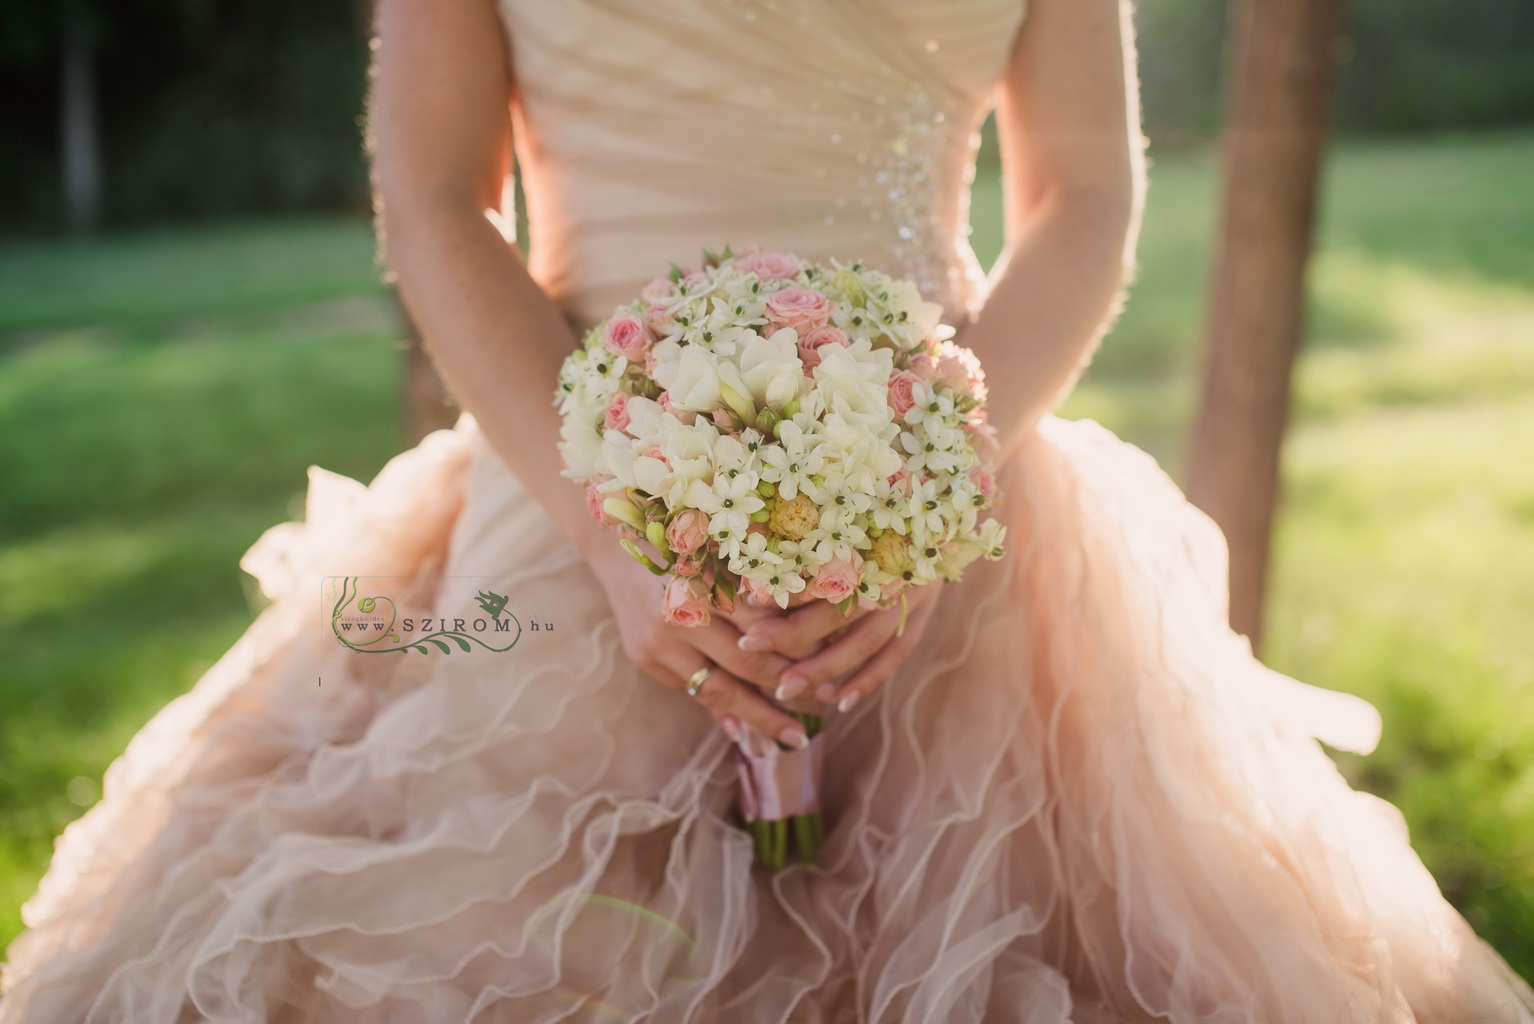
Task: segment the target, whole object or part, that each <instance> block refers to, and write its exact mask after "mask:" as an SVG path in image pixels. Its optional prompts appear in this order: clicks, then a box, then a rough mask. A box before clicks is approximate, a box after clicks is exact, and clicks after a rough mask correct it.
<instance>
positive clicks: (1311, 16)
mask: <svg viewBox="0 0 1534 1024" xmlns="http://www.w3.org/2000/svg"><path fill="white" fill-rule="evenodd" d="M1342 10H1343V0H1238V5H1237V7H1236V16H1235V17H1234V18H1233V19H1232V21H1231V39H1230V45H1229V57H1228V60H1229V67H1230V83H1229V86H1228V89H1229V96H1230V100H1229V103H1230V107H1229V113H1228V115H1227V120H1226V124H1225V170H1224V205H1223V210H1222V213H1221V220H1220V228H1219V239H1218V242H1217V251H1216V254H1215V261H1214V273H1213V280H1212V282H1211V286H1210V294H1209V305H1208V321H1207V324H1206V329H1205V354H1204V371H1203V373H1204V376H1203V394H1202V400H1201V403H1200V406H1199V410H1198V415H1197V419H1196V420H1195V422H1194V427H1193V440H1192V448H1191V451H1190V454H1189V459H1188V472H1187V483H1188V497H1189V498H1190V499H1192V500H1193V502H1194V503H1195V504H1197V505H1198V506H1199V507H1200V508H1202V509H1203V510H1204V511H1205V512H1208V513H1209V515H1210V516H1212V517H1213V518H1214V521H1215V522H1217V523H1219V524H1220V527H1221V528H1222V529H1223V530H1224V531H1225V537H1226V540H1227V541H1228V543H1229V545H1230V619H1231V625H1232V626H1233V627H1234V628H1235V630H1236V631H1237V632H1238V633H1244V634H1246V636H1247V637H1249V638H1250V639H1251V641H1252V646H1253V647H1254V648H1255V647H1257V645H1258V644H1259V642H1260V640H1261V630H1262V599H1263V591H1264V587H1265V582H1266V575H1267V563H1268V542H1269V535H1270V533H1271V530H1272V524H1273V507H1274V503H1275V500H1276V497H1277V491H1278V456H1279V448H1280V446H1281V444H1282V441H1283V435H1284V429H1285V425H1286V423H1287V420H1288V414H1289V382H1290V371H1291V368H1292V366H1293V362H1294V355H1295V351H1296V349H1297V348H1298V347H1299V343H1300V339H1301V336H1302V335H1303V333H1304V309H1305V265H1306V262H1307V260H1308V259H1309V256H1310V241H1311V228H1312V225H1313V223H1314V221H1315V205H1316V204H1315V196H1316V183H1317V178H1318V177H1319V173H1320V167H1321V156H1322V152H1323V150H1324V148H1325V143H1326V134H1327V122H1328V119H1329V118H1328V114H1329V111H1330V99H1331V87H1332V78H1333V68H1334V66H1335V64H1336V59H1335V56H1334V55H1335V54H1336V52H1337V44H1338V32H1339V29H1340V27H1341V16H1342Z"/></svg>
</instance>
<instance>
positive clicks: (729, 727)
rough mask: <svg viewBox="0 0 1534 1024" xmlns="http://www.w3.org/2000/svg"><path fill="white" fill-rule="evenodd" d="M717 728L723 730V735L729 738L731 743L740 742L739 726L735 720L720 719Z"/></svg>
mask: <svg viewBox="0 0 1534 1024" xmlns="http://www.w3.org/2000/svg"><path fill="white" fill-rule="evenodd" d="M719 728H721V729H723V730H724V734H725V735H726V736H728V737H729V738H730V742H731V743H739V742H740V724H739V723H738V722H736V721H735V719H733V718H721V719H720V720H719Z"/></svg>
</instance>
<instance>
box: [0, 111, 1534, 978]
mask: <svg viewBox="0 0 1534 1024" xmlns="http://www.w3.org/2000/svg"><path fill="white" fill-rule="evenodd" d="M1530 166H1534V136H1531V135H1521V136H1520V135H1510V136H1503V137H1490V138H1484V139H1448V140H1440V141H1436V142H1416V143H1389V144H1376V145H1369V146H1358V145H1349V146H1346V147H1343V148H1342V149H1340V150H1339V152H1338V154H1337V158H1336V159H1335V161H1334V162H1333V164H1332V166H1331V168H1330V170H1329V172H1328V178H1327V188H1326V194H1325V220H1324V223H1323V225H1322V229H1321V232H1320V248H1319V254H1318V258H1317V260H1316V262H1315V264H1314V267H1313V274H1312V288H1311V317H1312V324H1313V331H1312V335H1313V337H1312V340H1311V343H1310V345H1309V347H1308V349H1307V351H1306V353H1305V356H1304V358H1303V360H1302V362H1301V365H1300V368H1299V375H1298V381H1297V394H1296V422H1295V427H1294V431H1293V434H1292V439H1291V443H1290V445H1289V448H1288V450H1287V453H1286V460H1285V485H1286V491H1285V495H1286V496H1285V501H1284V505H1283V508H1282V515H1281V520H1280V527H1279V534H1278V538H1277V547H1276V556H1275V558H1276V561H1275V567H1274V584H1273V593H1272V601H1271V605H1270V615H1269V631H1268V639H1267V647H1266V652H1265V655H1266V658H1267V660H1268V661H1269V662H1270V663H1272V664H1274V665H1275V666H1276V667H1278V668H1280V669H1282V670H1284V671H1287V672H1290V673H1292V674H1294V675H1296V676H1297V677H1299V678H1302V679H1306V680H1309V681H1313V682H1316V683H1319V684H1321V685H1325V686H1330V687H1335V688H1338V689H1345V690H1350V691H1353V692H1356V693H1360V694H1362V695H1364V696H1366V697H1368V698H1369V699H1370V700H1373V701H1375V702H1376V703H1377V704H1378V705H1379V706H1380V707H1381V710H1382V711H1383V713H1384V716H1385V738H1384V740H1383V742H1382V744H1381V748H1380V750H1379V752H1378V753H1377V754H1375V755H1374V756H1372V757H1369V758H1362V759H1360V758H1346V759H1344V761H1343V764H1344V768H1345V770H1346V771H1347V772H1348V773H1349V774H1350V777H1352V778H1354V779H1355V780H1356V781H1357V783H1358V784H1359V785H1362V786H1365V787H1367V788H1369V789H1371V790H1372V791H1374V792H1377V793H1379V794H1381V795H1382V796H1385V797H1387V798H1388V799H1390V800H1392V801H1394V802H1396V803H1397V804H1398V805H1399V806H1400V807H1401V808H1402V809H1403V811H1404V812H1405V814H1406V817H1407V820H1408V822H1409V823H1410V825H1411V828H1412V830H1413V838H1414V842H1415V843H1416V845H1417V847H1418V849H1419V850H1420V851H1421V852H1422V853H1423V855H1424V858H1425V859H1426V861H1427V863H1428V865H1429V867H1430V868H1432V870H1433V871H1434V873H1435V875H1436V876H1437V878H1438V879H1439V881H1440V883H1441V884H1442V885H1443V886H1444V887H1445V890H1446V891H1447V893H1448V894H1449V896H1450V898H1451V899H1453V900H1454V901H1455V902H1456V904H1457V905H1459V906H1460V907H1461V908H1462V909H1464V910H1465V912H1466V913H1467V914H1468V915H1469V916H1470V918H1471V920H1472V921H1473V922H1474V923H1475V924H1476V926H1477V927H1478V928H1480V929H1481V930H1482V931H1483V933H1484V934H1485V935H1486V936H1487V937H1488V938H1489V939H1491V940H1492V941H1493V942H1494V944H1496V945H1497V946H1498V947H1499V948H1500V949H1502V950H1503V951H1504V952H1505V953H1506V954H1507V955H1508V956H1509V957H1510V959H1512V961H1513V962H1514V964H1515V966H1517V967H1518V968H1519V969H1520V970H1522V971H1523V972H1524V973H1525V974H1534V629H1531V628H1530V627H1529V624H1528V621H1527V620H1528V616H1529V613H1530V610H1531V609H1534V472H1531V471H1530V469H1529V468H1528V467H1529V466H1531V465H1534V190H1530V189H1528V188H1527V187H1526V185H1525V184H1524V180H1525V178H1526V176H1527V169H1528V168H1529V167H1530ZM1214 171H1215V168H1214V163H1213V161H1212V160H1211V159H1210V158H1209V157H1208V156H1200V155H1192V156H1182V157H1177V158H1170V157H1167V158H1160V159H1158V160H1157V161H1156V163H1155V166H1154V168H1153V172H1152V173H1153V178H1152V191H1151V195H1150V205H1149V208H1148V210H1147V215H1146V223H1145V230H1144V234H1143V237H1142V244H1141V247H1140V260H1141V271H1140V275H1139V278H1138V281H1137V283H1136V285H1135V288H1134V291H1133V295H1132V298H1131V301H1130V304H1129V307H1128V309H1127V310H1126V312H1125V314H1124V316H1123V318H1122V319H1121V320H1120V322H1119V323H1118V325H1117V326H1116V327H1115V329H1114V331H1113V332H1112V334H1111V335H1110V336H1109V338H1108V339H1107V341H1106V342H1105V344H1104V346H1103V348H1102V350H1101V352H1100V353H1099V355H1098V358H1097V360H1096V361H1095V363H1094V365H1093V367H1092V369H1091V370H1090V371H1089V373H1088V375H1087V377H1086V378H1085V380H1084V381H1083V383H1082V386H1081V387H1080V388H1079V389H1078V391H1077V392H1076V394H1075V395H1073V396H1072V398H1071V399H1070V401H1069V403H1068V405H1067V407H1066V409H1065V412H1066V413H1067V414H1068V415H1076V416H1083V415H1085V416H1091V417H1093V418H1096V419H1099V420H1101V421H1102V422H1103V423H1105V424H1106V425H1108V426H1110V427H1111V428H1113V429H1114V430H1116V431H1119V432H1120V433H1121V434H1123V435H1124V436H1126V437H1128V438H1129V439H1131V440H1133V441H1135V442H1136V443H1137V444H1140V445H1142V446H1144V447H1145V448H1147V449H1148V450H1150V451H1151V452H1153V453H1154V454H1156V455H1157V456H1158V457H1159V458H1162V459H1163V460H1164V461H1165V462H1166V464H1167V465H1168V466H1169V467H1170V468H1171V469H1173V470H1174V472H1175V471H1176V470H1177V469H1178V467H1179V466H1180V462H1181V457H1182V449H1183V444H1184V439H1185V436H1186V427H1187V421H1188V417H1189V413H1190V410H1191V408H1192V403H1193V401H1194V397H1195V395H1196V388H1195V381H1194V375H1193V370H1194V365H1195V360H1196V358H1197V352H1198V345H1199V329H1200V319H1201V314H1202V292H1203V288H1204V285H1205V279H1206V276H1207V271H1208V238H1209V233H1210V231H1211V229H1212V225H1213V222H1214V211H1215V196H1214V192H1213V186H1214V183H1215V173H1214ZM999 201H1000V193H999V189H998V188H997V183H996V180H995V174H994V169H990V170H988V169H986V168H982V169H981V171H980V174H979V176H978V178H977V181H976V193H975V201H974V209H973V220H974V223H975V235H974V238H973V241H974V244H975V246H976V249H977V251H978V252H979V253H980V254H981V256H982V258H983V259H987V260H988V259H989V258H990V257H992V256H994V254H995V252H996V250H997V248H998V247H999V246H1000V244H1001V240H1000V236H999V230H998V229H999V223H1000V218H999ZM371 253H372V246H371V239H370V234H369V229H368V226H367V225H366V224H365V223H361V222H356V221H310V222H301V223H274V224H266V225H247V226H231V227H226V228H220V229H216V230H211V231H201V232H178V233H169V232H167V233H157V234H153V235H143V236H132V237H123V238H116V239H110V240H108V241H105V242H101V243H97V244H93V245H89V246H82V245H78V244H74V243H32V244H27V245H15V246H10V247H0V649H3V650H4V651H5V652H6V671H5V673H4V675H3V677H0V765H3V770H0V942H5V941H8V940H9V939H10V937H11V936H13V935H14V934H15V932H16V931H18V930H19V928H20V921H19V919H17V917H16V915H15V908H17V907H18V906H19V905H20V903H21V901H22V900H23V899H24V898H25V897H26V896H27V895H30V893H31V891H32V888H33V886H35V884H36V880H37V877H38V876H39V875H40V873H41V871H42V870H43V868H44V867H45V866H46V863H47V857H48V854H49V850H50V844H51V839H52V837H53V836H54V835H55V834H56V833H57V832H58V831H59V830H60V829H61V828H62V827H63V826H64V824H66V823H67V822H68V821H69V820H70V819H71V818H72V817H74V816H75V815H77V814H78V813H79V812H80V809H81V807H82V806H85V805H88V804H89V803H90V802H91V801H92V800H94V799H95V798H96V796H97V795H98V793H97V787H98V786H99V782H100V778H101V773H102V771H103V770H104V769H105V767H106V765H107V763H108V762H109V761H110V760H111V759H112V757H114V756H116V754H118V753H120V752H121V750H122V748H123V746H124V745H125V744H126V742H127V740H128V738H129V737H130V736H132V735H133V733H134V731H135V730H136V729H137V728H139V727H140V726H141V725H142V724H143V723H144V721H145V720H147V719H148V717H149V716H150V715H151V714H152V713H153V712H154V711H155V710H156V709H157V708H158V707H160V706H162V705H163V704H164V703H165V702H166V701H167V700H169V699H170V698H171V697H173V696H175V695H176V694H178V693H180V692H183V691H184V690H185V689H186V688H187V687H188V686H190V685H191V683H192V682H194V681H195V680H196V678H197V677H198V675H199V674H200V673H201V672H202V671H204V670H205V669H206V668H207V666H208V665H210V664H211V663H212V661H213V660H214V659H215V658H217V657H218V656H219V655H220V654H221V653H223V651H224V650H225V649H226V648H227V647H228V645H229V644H230V643H231V642H232V641H233V640H234V639H235V638H236V637H237V636H238V635H239V633H240V631H241V630H242V629H243V628H244V626H245V625H246V624H247V623H248V622H249V619H250V604H249V599H248V594H249V580H248V579H247V578H246V577H244V576H243V574H242V573H241V572H240V570H239V568H238V559H239V556H240V555H241V553H243V552H244V550H245V549H246V548H247V547H249V545H250V544H251V543H252V542H253V541H254V540H255V539H256V538H257V537H258V536H259V535H260V533H261V531H262V530H263V529H265V528H266V527H267V526H270V525H272V524H273V523H276V522H278V521H280V520H283V519H286V518H289V517H290V516H292V515H294V514H295V513H296V512H297V505H296V501H297V499H298V498H299V497H300V496H301V491H302V488H303V486H304V468H305V467H306V466H307V465H309V464H310V463H318V464H320V465H324V466H326V467H327V468H331V469H334V470H337V471H339V472H343V473H346V474H348V475H352V476H356V477H359V478H362V479H367V478H370V477H371V475H372V474H373V473H374V472H375V471H376V470H377V468H378V467H379V466H381V465H382V463H383V462H384V460H385V459H386V458H387V457H388V456H389V455H391V454H393V453H394V452H395V451H397V450H398V448H399V446H400V444H401V440H402V430H401V426H400V422H399V411H398V401H397V398H398V380H397V372H398V367H397V360H396V357H395V353H394V347H395V338H396V336H397V330H396V327H395V326H394V312H393V307H392V304H391V302H390V301H389V300H388V299H387V298H386V297H385V296H384V294H383V293H382V292H381V290H380V288H379V285H378V283H377V278H376V273H375V270H374V268H373V266H372V263H371Z"/></svg>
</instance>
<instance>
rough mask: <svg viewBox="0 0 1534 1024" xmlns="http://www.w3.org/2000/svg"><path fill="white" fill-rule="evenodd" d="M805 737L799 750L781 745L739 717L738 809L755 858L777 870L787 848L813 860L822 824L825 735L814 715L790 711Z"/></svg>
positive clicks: (806, 860)
mask: <svg viewBox="0 0 1534 1024" xmlns="http://www.w3.org/2000/svg"><path fill="white" fill-rule="evenodd" d="M795 717H796V718H798V719H799V720H800V722H802V723H803V724H804V726H805V732H806V733H808V734H809V736H810V742H809V745H808V746H807V747H805V748H804V749H802V750H794V749H792V748H789V747H784V746H783V745H782V744H780V743H779V742H778V741H777V740H775V739H772V738H771V737H769V736H766V735H764V734H763V733H761V732H760V731H759V730H757V729H755V728H753V727H752V726H751V725H750V724H749V723H746V722H742V723H741V729H740V739H739V741H738V743H737V759H736V772H737V774H738V776H739V778H740V812H741V815H742V817H744V818H745V819H746V823H747V827H748V828H749V829H750V830H751V833H752V835H753V837H754V838H755V839H756V856H757V860H758V862H760V863H761V864H763V865H764V866H766V867H767V868H769V869H770V870H773V871H777V870H780V869H781V868H783V867H784V866H785V865H786V864H787V863H788V858H789V854H790V852H792V853H793V854H794V855H795V856H796V858H797V859H798V860H799V861H800V862H802V863H805V864H813V863H814V862H815V857H816V855H817V854H818V853H819V852H820V846H821V842H822V841H823V839H824V835H825V829H824V824H823V822H822V820H821V816H820V789H821V781H822V777H823V772H824V766H825V738H824V736H823V734H822V732H821V726H822V722H821V719H820V718H819V717H818V716H814V715H803V714H801V715H796V716H795Z"/></svg>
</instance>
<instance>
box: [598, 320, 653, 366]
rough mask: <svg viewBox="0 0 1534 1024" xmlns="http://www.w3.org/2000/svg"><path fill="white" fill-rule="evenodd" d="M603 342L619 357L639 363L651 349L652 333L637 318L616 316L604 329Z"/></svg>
mask: <svg viewBox="0 0 1534 1024" xmlns="http://www.w3.org/2000/svg"><path fill="white" fill-rule="evenodd" d="M602 341H603V343H604V344H606V345H607V347H608V348H610V349H612V350H613V351H614V352H616V353H618V355H620V356H623V357H624V358H625V359H628V360H631V361H633V362H638V361H639V360H641V359H643V358H644V354H645V352H646V350H648V349H649V347H650V332H649V330H648V329H647V328H646V327H645V325H644V321H642V320H640V319H639V318H638V317H637V316H615V317H613V318H612V319H611V320H609V321H607V326H606V327H605V328H603V330H602Z"/></svg>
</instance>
